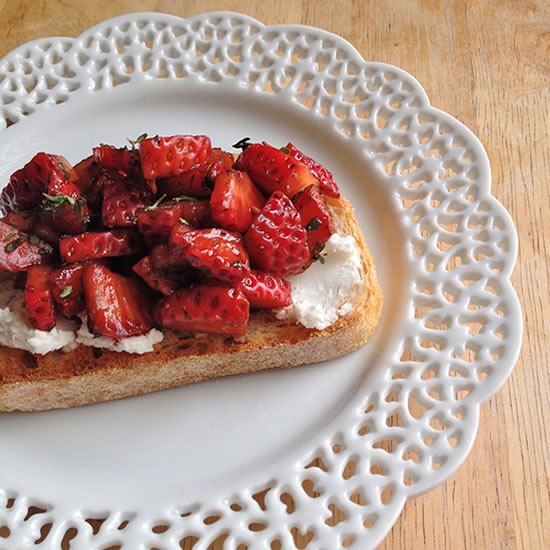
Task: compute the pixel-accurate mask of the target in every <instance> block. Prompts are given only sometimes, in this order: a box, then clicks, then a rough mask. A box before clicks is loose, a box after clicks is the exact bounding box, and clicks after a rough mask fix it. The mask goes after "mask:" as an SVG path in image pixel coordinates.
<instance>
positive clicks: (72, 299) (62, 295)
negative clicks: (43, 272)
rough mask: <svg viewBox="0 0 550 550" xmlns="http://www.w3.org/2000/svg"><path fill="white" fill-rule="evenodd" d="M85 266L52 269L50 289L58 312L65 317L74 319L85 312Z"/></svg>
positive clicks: (76, 265) (75, 265)
mask: <svg viewBox="0 0 550 550" xmlns="http://www.w3.org/2000/svg"><path fill="white" fill-rule="evenodd" d="M83 268H84V264H80V263H76V264H69V265H65V266H63V267H58V268H56V269H52V271H51V273H50V289H51V292H52V296H53V299H54V301H55V304H56V306H57V309H58V311H59V312H60V313H61V314H62V315H64V316H65V317H74V316H75V315H78V314H79V313H80V312H81V311H83V310H84V295H83V287H82V270H83Z"/></svg>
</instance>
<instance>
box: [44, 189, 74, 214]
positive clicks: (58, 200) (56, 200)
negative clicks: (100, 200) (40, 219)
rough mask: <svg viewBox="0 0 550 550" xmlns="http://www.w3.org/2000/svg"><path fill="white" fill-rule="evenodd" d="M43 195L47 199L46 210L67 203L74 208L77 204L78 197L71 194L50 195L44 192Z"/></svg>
mask: <svg viewBox="0 0 550 550" xmlns="http://www.w3.org/2000/svg"><path fill="white" fill-rule="evenodd" d="M42 196H43V197H44V198H45V199H46V201H45V204H44V206H43V208H44V210H52V209H54V208H58V207H59V206H62V205H63V204H65V203H67V204H69V205H71V206H72V207H73V208H74V207H75V206H76V199H75V198H73V197H70V196H69V195H48V194H47V193H42Z"/></svg>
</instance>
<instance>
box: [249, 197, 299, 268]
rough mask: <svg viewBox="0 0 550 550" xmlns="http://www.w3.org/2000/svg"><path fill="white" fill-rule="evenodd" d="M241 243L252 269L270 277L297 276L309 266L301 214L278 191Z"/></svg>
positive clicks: (254, 221) (258, 215)
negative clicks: (253, 267)
mask: <svg viewBox="0 0 550 550" xmlns="http://www.w3.org/2000/svg"><path fill="white" fill-rule="evenodd" d="M244 243H245V247H246V250H247V252H248V254H249V256H250V260H251V262H252V265H253V266H255V267H256V268H257V269H259V270H261V271H265V272H267V273H271V274H272V275H279V276H281V277H285V276H287V275H292V274H294V273H300V272H301V271H303V270H304V269H305V268H306V267H307V265H308V264H309V262H310V253H309V248H308V243H307V232H306V230H305V228H304V226H303V225H302V220H301V218H300V214H299V213H298V212H297V210H296V208H294V205H293V204H292V202H291V201H290V199H289V198H288V197H287V196H286V195H284V194H283V193H282V192H281V191H276V192H275V193H273V195H271V197H270V198H269V199H268V200H267V202H266V203H265V206H264V207H263V208H262V210H261V211H260V212H259V213H258V214H257V215H256V217H255V218H254V220H253V222H252V225H251V226H250V228H249V229H248V231H247V232H246V234H245V236H244Z"/></svg>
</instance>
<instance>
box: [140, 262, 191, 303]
mask: <svg viewBox="0 0 550 550" xmlns="http://www.w3.org/2000/svg"><path fill="white" fill-rule="evenodd" d="M133 270H134V272H135V273H137V274H138V275H139V276H140V277H141V278H142V279H143V280H144V281H145V282H146V283H147V284H148V285H149V286H150V287H151V288H153V289H154V290H158V291H159V292H160V293H161V294H164V296H170V295H171V294H173V293H174V292H175V291H176V290H177V289H178V288H181V287H183V286H188V285H189V284H190V283H191V282H192V280H193V275H192V272H191V270H185V271H179V272H167V271H161V270H160V269H156V268H155V266H154V265H153V261H152V259H151V257H150V256H145V258H142V259H141V260H140V261H139V262H138V263H137V264H135V265H134V267H133Z"/></svg>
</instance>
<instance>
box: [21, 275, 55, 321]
mask: <svg viewBox="0 0 550 550" xmlns="http://www.w3.org/2000/svg"><path fill="white" fill-rule="evenodd" d="M50 271H51V268H50V267H49V266H45V265H37V266H33V267H30V268H29V270H28V272H27V283H26V285H25V306H26V308H27V315H28V316H29V321H30V323H31V325H32V326H33V327H34V328H36V329H38V330H45V331H50V330H52V328H54V327H55V323H56V320H55V309H54V302H53V297H52V293H51V290H50V279H49V277H50Z"/></svg>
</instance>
